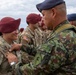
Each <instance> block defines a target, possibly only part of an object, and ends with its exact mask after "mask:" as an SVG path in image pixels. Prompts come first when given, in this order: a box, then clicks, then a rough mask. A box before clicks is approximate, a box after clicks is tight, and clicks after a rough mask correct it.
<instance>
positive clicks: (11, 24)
mask: <svg viewBox="0 0 76 75" xmlns="http://www.w3.org/2000/svg"><path fill="white" fill-rule="evenodd" d="M20 21H21V19H20V18H19V19H17V20H15V19H14V18H12V17H4V18H2V19H1V21H0V32H1V33H10V32H12V31H14V30H16V29H18V28H19V25H20Z"/></svg>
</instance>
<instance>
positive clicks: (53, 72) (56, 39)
mask: <svg viewBox="0 0 76 75" xmlns="http://www.w3.org/2000/svg"><path fill="white" fill-rule="evenodd" d="M21 70H22V72H23V73H24V75H76V28H75V27H73V26H72V25H70V24H69V22H68V21H64V22H62V23H61V24H59V25H58V26H57V27H56V28H55V29H54V30H53V32H52V33H51V36H50V38H49V39H48V40H47V42H46V43H45V44H43V45H42V46H41V47H39V48H38V49H37V54H36V56H35V58H34V60H33V61H32V62H31V63H29V64H25V65H24V66H22V67H21Z"/></svg>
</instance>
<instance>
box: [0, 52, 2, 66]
mask: <svg viewBox="0 0 76 75" xmlns="http://www.w3.org/2000/svg"><path fill="white" fill-rule="evenodd" d="M2 61H3V54H2V53H1V52H0V65H1V64H2Z"/></svg>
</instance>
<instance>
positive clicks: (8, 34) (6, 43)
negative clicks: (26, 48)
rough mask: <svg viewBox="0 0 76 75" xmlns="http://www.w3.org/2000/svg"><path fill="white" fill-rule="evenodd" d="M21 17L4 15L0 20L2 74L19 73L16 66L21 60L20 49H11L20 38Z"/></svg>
mask: <svg viewBox="0 0 76 75" xmlns="http://www.w3.org/2000/svg"><path fill="white" fill-rule="evenodd" d="M20 21H21V19H20V18H19V19H17V20H16V19H14V18H12V17H4V18H2V19H1V21H0V32H1V33H2V35H1V36H0V75H17V74H16V72H15V70H14V68H15V66H17V64H18V62H19V61H20V51H14V50H13V51H9V49H10V48H11V46H12V44H14V43H15V42H14V41H15V40H17V38H18V28H19V25H20Z"/></svg>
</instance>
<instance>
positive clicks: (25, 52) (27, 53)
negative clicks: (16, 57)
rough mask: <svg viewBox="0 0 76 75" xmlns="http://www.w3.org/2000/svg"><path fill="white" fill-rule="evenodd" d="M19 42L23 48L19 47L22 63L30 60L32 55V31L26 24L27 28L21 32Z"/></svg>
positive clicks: (33, 53)
mask: <svg viewBox="0 0 76 75" xmlns="http://www.w3.org/2000/svg"><path fill="white" fill-rule="evenodd" d="M21 43H22V44H23V48H21V50H22V51H21V55H22V61H23V64H25V63H28V62H30V61H31V60H32V59H33V57H34V55H35V52H33V51H34V47H35V46H34V44H35V43H34V32H33V31H31V29H30V28H29V27H28V26H27V28H26V29H25V30H24V31H23V32H22V34H21Z"/></svg>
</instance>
